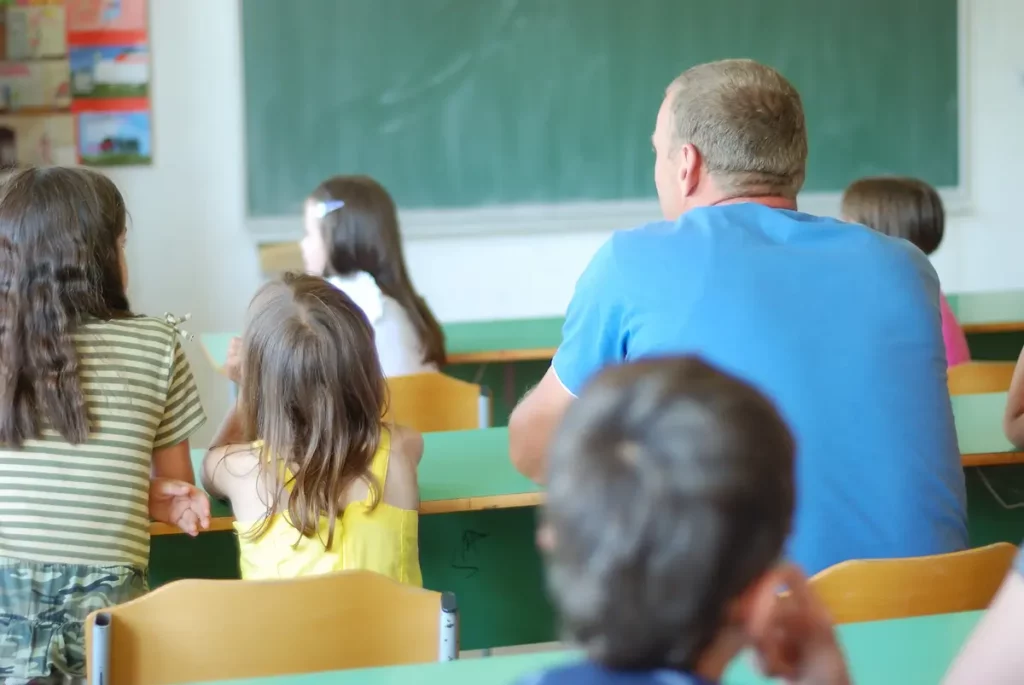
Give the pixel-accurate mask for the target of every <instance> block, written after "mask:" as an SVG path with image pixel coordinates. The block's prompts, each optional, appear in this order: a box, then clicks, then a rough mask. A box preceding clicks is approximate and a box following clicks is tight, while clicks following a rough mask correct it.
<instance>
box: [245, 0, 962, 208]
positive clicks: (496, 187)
mask: <svg viewBox="0 0 1024 685" xmlns="http://www.w3.org/2000/svg"><path fill="white" fill-rule="evenodd" d="M241 7H242V34H243V41H244V46H243V50H244V72H245V105H246V107H245V122H246V152H247V172H248V173H247V176H248V205H249V213H250V215H252V216H256V217H262V216H281V215H287V214H296V213H298V212H299V211H300V208H301V203H302V200H303V198H304V197H305V196H306V195H307V194H308V193H309V191H311V190H312V189H313V187H314V186H315V185H316V184H317V183H318V182H319V181H320V180H322V179H323V178H325V177H327V176H330V175H333V174H337V173H367V174H371V175H373V176H375V177H377V178H378V179H379V180H381V181H382V182H383V183H384V184H385V185H386V186H387V187H388V188H389V189H391V191H392V192H393V194H394V195H395V197H396V200H397V201H398V203H399V204H400V205H401V206H403V207H405V208H422V207H474V206H480V205H492V204H507V203H531V202H559V201H583V200H616V199H628V198H647V197H652V196H653V194H654V185H653V180H652V165H653V155H652V153H651V146H650V142H649V136H650V133H651V130H652V128H653V126H654V118H655V114H656V112H657V108H658V105H659V103H660V101H661V97H662V94H663V92H664V89H665V86H666V85H667V84H668V83H669V82H670V81H671V80H672V79H673V78H674V77H675V76H676V75H677V74H678V73H679V72H681V71H682V70H684V69H686V68H687V67H689V66H692V65H694V64H697V63H700V62H705V61H709V60H714V59H721V58H727V57H750V58H754V59H757V60H760V61H762V62H765V63H767V64H770V65H772V66H774V67H776V68H778V69H780V70H781V71H782V72H783V73H784V74H785V75H786V76H788V77H789V78H790V79H791V80H792V81H793V82H794V83H795V84H796V86H797V87H798V88H799V90H800V92H801V93H802V95H803V98H804V104H805V109H806V113H807V119H808V127H809V132H810V139H811V141H810V142H811V156H810V162H809V169H808V176H807V183H806V189H807V190H809V191H838V190H841V189H842V188H843V187H844V186H845V185H846V184H847V183H848V182H849V181H851V180H852V179H854V178H856V177H858V176H861V175H865V174H876V173H900V174H913V175H917V176H921V177H923V178H925V179H926V180H928V181H930V182H932V183H933V184H936V185H939V186H955V185H957V184H958V182H959V178H958V171H957V170H958V147H959V146H958V99H957V93H958V89H957V73H958V69H957V65H958V61H957V43H958V41H957V21H958V19H957V0H713V1H709V0H628V1H627V0H301V1H297V0H245V2H243V3H241Z"/></svg>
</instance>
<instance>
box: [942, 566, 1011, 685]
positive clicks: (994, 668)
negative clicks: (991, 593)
mask: <svg viewBox="0 0 1024 685" xmlns="http://www.w3.org/2000/svg"><path fill="white" fill-rule="evenodd" d="M1022 627H1024V552H1022V553H1021V554H1020V555H1018V557H1017V561H1016V563H1015V564H1014V568H1013V569H1012V570H1011V571H1010V573H1009V575H1008V576H1007V577H1006V580H1005V581H1004V582H1003V586H1002V587H1001V588H1000V589H999V593H998V594H997V595H996V597H995V599H993V600H992V606H991V607H989V609H988V611H986V612H985V615H984V616H983V617H982V619H981V622H980V623H978V627H977V628H975V630H974V633H973V634H972V635H971V637H970V638H969V639H968V640H967V644H966V645H964V648H963V650H962V651H961V652H960V655H959V656H958V657H957V658H956V661H954V662H953V666H952V667H951V668H950V670H949V673H947V674H946V679H945V680H943V681H942V682H943V683H944V684H945V685H975V684H976V683H984V685H1018V684H1019V683H1021V682H1024V651H1021V649H1020V635H1021V628H1022Z"/></svg>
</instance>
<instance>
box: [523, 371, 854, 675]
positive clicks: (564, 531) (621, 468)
mask: <svg viewBox="0 0 1024 685" xmlns="http://www.w3.org/2000/svg"><path fill="white" fill-rule="evenodd" d="M793 454H794V443H793V438H792V436H791V435H790V432H789V430H788V429H787V428H786V426H785V425H784V424H783V422H782V420H781V419H780V418H779V414H778V413H777V412H776V410H775V408H774V407H773V406H772V405H771V404H770V403H769V402H768V400H766V399H765V398H764V397H763V396H762V395H761V394H760V393H759V392H757V391H755V390H754V389H752V388H751V387H750V386H748V385H746V384H745V383H743V382H741V381H739V380H737V379H735V378H733V377H731V376H728V375H725V374H723V373H721V372H719V371H717V370H715V369H713V368H711V367H710V366H708V365H706V364H704V363H703V362H701V361H699V360H697V359H695V358H692V357H690V358H676V359H664V360H651V361H642V362H637V363H633V364H627V365H623V366H616V367H612V368H610V369H607V370H605V371H604V372H603V373H601V374H600V375H599V376H598V377H597V378H596V380H594V381H593V382H591V383H590V384H589V385H588V386H587V387H586V388H585V389H584V391H583V393H582V395H581V396H580V397H579V399H577V400H576V401H574V402H573V404H572V405H571V406H570V408H569V411H568V413H567V414H566V417H565V420H564V422H563V423H562V425H561V426H560V428H559V430H558V432H557V434H556V436H555V439H554V442H553V443H552V446H551V452H550V455H549V459H550V461H549V475H548V478H549V481H548V495H547V504H546V506H545V508H544V514H543V520H542V523H541V527H540V530H539V531H538V542H539V544H540V546H541V548H542V549H543V550H544V551H545V557H546V567H547V577H548V588H549V591H550V594H551V596H552V599H553V600H554V603H555V605H556V607H557V608H558V610H559V613H560V615H561V619H562V623H563V628H564V632H565V634H566V637H567V638H569V639H570V640H572V641H574V642H575V643H578V644H579V645H580V646H582V648H583V649H584V650H585V651H586V655H587V659H586V661H584V662H582V663H577V664H572V665H569V666H565V667H561V668H556V669H554V670H551V671H548V672H547V673H543V674H541V675H540V676H539V677H537V678H535V679H533V680H529V681H527V682H529V683H531V684H534V685H561V684H563V683H564V684H566V685H568V684H573V685H575V684H583V683H586V684H592V685H613V684H620V683H621V684H622V685H626V684H633V685H648V684H649V685H708V684H712V683H718V682H719V681H720V679H721V677H722V673H723V671H724V670H725V668H726V666H727V665H728V663H729V662H730V660H731V659H732V658H733V657H734V656H735V655H736V654H737V653H738V652H739V651H740V650H741V649H743V648H745V647H747V646H753V647H754V648H755V649H756V650H757V651H758V655H759V656H760V658H761V662H762V664H763V667H764V669H765V670H766V671H767V672H768V673H769V674H771V675H778V676H782V677H785V678H788V679H790V682H794V683H807V684H810V683H814V684H816V685H840V684H842V685H845V684H846V683H848V682H849V680H848V677H847V674H846V667H845V664H844V662H843V658H842V654H841V653H840V651H839V648H838V647H837V645H836V641H835V638H834V636H833V633H832V628H831V623H830V621H829V619H828V617H827V615H826V613H825V612H824V610H823V608H822V607H821V605H820V604H819V603H818V602H817V600H816V599H815V598H814V596H813V595H812V594H811V593H810V591H809V590H808V588H807V587H806V584H805V579H804V577H803V576H802V574H801V572H800V571H799V570H797V569H796V567H794V566H791V565H787V564H782V563H780V557H781V555H782V553H783V543H784V542H785V540H786V536H787V535H788V533H789V529H790V522H791V520H792V515H793V501H794V485H793ZM784 586H785V587H788V589H789V594H788V595H787V596H785V597H782V598H780V597H779V596H778V595H777V591H778V590H779V589H780V588H781V587H784Z"/></svg>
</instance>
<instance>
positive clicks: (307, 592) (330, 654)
mask: <svg viewBox="0 0 1024 685" xmlns="http://www.w3.org/2000/svg"><path fill="white" fill-rule="evenodd" d="M86 655H87V659H86V660H87V666H88V673H89V682H90V683H91V684H92V685H101V684H102V685H108V684H109V685H126V684H127V683H146V685H169V684H170V683H191V682H206V681H208V680H227V679H235V678H256V677H261V676H272V675H290V674H298V673H312V672H316V671H331V670H340V669H343V668H368V667H374V666H384V665H390V664H408V663H423V662H430V661H449V660H452V659H455V658H456V657H457V656H458V620H457V614H456V607H455V596H454V595H452V594H451V593H444V594H443V595H442V594H441V593H437V592H430V591H428V590H423V589H420V588H415V587H410V586H408V585H402V584H401V583H398V582H395V581H393V580H391V579H390V578H387V577H385V576H381V575H378V574H376V573H370V572H368V571H349V572H342V573H334V574H329V575H323V576H311V577H307V578H298V579H294V580H268V581H243V580H181V581H177V582H174V583H170V584H169V585H165V586H163V587H161V588H159V589H157V590H155V591H154V592H152V593H150V594H148V595H146V596H145V597H141V598H139V599H137V600H134V601H131V602H128V603H126V604H122V605H120V606H116V607H113V608H110V609H105V610H102V611H96V612H93V613H92V614H90V615H89V618H88V619H87V621H86Z"/></svg>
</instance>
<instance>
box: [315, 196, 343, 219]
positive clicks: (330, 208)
mask: <svg viewBox="0 0 1024 685" xmlns="http://www.w3.org/2000/svg"><path fill="white" fill-rule="evenodd" d="M344 206H345V201H344V200H324V201H323V202H318V203H317V204H316V210H315V211H316V218H317V219H323V218H324V217H325V216H327V215H328V214H330V213H331V212H334V211H337V210H339V209H341V208H342V207H344Z"/></svg>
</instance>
